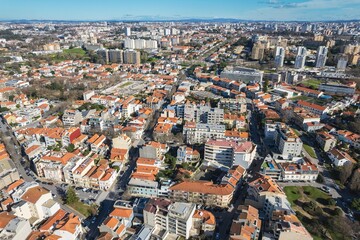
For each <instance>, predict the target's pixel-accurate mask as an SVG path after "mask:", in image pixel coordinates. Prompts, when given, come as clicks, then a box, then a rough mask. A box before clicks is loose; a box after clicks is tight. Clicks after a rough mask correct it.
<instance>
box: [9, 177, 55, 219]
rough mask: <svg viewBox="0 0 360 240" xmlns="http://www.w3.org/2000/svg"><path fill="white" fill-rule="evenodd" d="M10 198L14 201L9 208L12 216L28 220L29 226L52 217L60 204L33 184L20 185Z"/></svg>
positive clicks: (46, 191)
mask: <svg viewBox="0 0 360 240" xmlns="http://www.w3.org/2000/svg"><path fill="white" fill-rule="evenodd" d="M11 198H12V199H13V201H14V204H13V205H12V206H11V210H12V211H13V212H14V215H16V216H18V217H21V218H24V219H28V220H29V221H30V224H31V225H34V224H36V223H38V222H40V221H42V220H44V219H46V218H48V217H50V216H52V215H54V214H55V213H56V212H57V211H58V210H59V209H60V204H59V203H58V202H55V201H54V199H53V197H52V195H51V192H50V191H49V190H47V189H45V188H43V187H41V186H39V185H38V184H37V183H33V182H32V183H30V182H25V183H23V184H22V185H20V186H19V187H18V188H17V189H16V190H15V191H14V192H13V193H12V194H11Z"/></svg>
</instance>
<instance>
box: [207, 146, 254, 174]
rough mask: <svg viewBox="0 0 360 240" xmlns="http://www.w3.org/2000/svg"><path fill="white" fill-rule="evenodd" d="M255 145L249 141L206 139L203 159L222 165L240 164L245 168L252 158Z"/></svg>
mask: <svg viewBox="0 0 360 240" xmlns="http://www.w3.org/2000/svg"><path fill="white" fill-rule="evenodd" d="M255 153H256V145H254V144H253V143H251V142H236V141H231V140H230V141H227V140H225V139H216V140H211V139H210V140H208V141H207V142H206V144H205V153H204V160H205V161H207V162H216V163H218V164H221V165H223V166H227V167H232V166H241V167H243V168H244V169H247V168H248V167H249V166H250V165H251V163H252V161H253V160H254V157H255Z"/></svg>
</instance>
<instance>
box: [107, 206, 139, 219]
mask: <svg viewBox="0 0 360 240" xmlns="http://www.w3.org/2000/svg"><path fill="white" fill-rule="evenodd" d="M132 213H133V210H132V209H129V208H121V207H117V208H115V209H114V210H113V211H112V212H111V213H110V216H112V217H117V218H130V216H131V214H132Z"/></svg>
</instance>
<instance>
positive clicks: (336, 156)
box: [328, 148, 357, 167]
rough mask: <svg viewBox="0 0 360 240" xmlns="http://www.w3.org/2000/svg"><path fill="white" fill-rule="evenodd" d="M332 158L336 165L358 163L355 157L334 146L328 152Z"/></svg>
mask: <svg viewBox="0 0 360 240" xmlns="http://www.w3.org/2000/svg"><path fill="white" fill-rule="evenodd" d="M328 156H329V158H330V160H331V161H332V162H333V163H334V165H335V166H337V167H341V166H344V165H345V164H349V163H351V164H356V163H357V162H356V160H355V159H353V158H352V157H351V156H350V155H349V154H348V153H346V152H344V151H341V150H339V149H337V148H333V149H331V150H330V151H329V152H328Z"/></svg>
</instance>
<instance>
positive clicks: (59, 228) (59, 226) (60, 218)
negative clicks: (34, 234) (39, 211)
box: [30, 209, 86, 240]
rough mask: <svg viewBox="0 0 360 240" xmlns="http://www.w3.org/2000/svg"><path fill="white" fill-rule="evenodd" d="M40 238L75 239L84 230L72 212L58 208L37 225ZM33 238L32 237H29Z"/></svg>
mask: <svg viewBox="0 0 360 240" xmlns="http://www.w3.org/2000/svg"><path fill="white" fill-rule="evenodd" d="M39 232H41V233H40V235H38V237H41V238H43V237H44V238H45V237H46V238H49V239H67V240H77V239H81V238H82V237H83V234H84V233H85V232H86V231H85V229H84V228H83V227H82V225H81V219H80V218H79V217H78V216H76V215H75V214H74V213H68V212H65V211H64V210H63V209H59V210H58V211H57V212H56V213H55V214H54V215H53V216H52V217H50V218H48V219H47V220H46V221H45V222H44V223H43V224H41V225H40V227H39ZM30 239H33V238H30Z"/></svg>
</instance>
